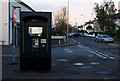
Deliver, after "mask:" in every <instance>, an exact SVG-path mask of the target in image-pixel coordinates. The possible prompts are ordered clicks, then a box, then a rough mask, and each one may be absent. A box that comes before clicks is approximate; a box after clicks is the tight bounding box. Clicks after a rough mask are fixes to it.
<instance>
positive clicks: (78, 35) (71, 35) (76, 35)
mask: <svg viewBox="0 0 120 81" xmlns="http://www.w3.org/2000/svg"><path fill="white" fill-rule="evenodd" d="M80 36H81V35H80V33H71V34H70V37H80Z"/></svg>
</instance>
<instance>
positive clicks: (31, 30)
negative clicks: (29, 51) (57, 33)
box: [28, 27, 43, 36]
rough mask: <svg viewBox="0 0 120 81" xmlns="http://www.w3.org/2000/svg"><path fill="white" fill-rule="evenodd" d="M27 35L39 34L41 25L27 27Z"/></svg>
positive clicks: (41, 29) (40, 33)
mask: <svg viewBox="0 0 120 81" xmlns="http://www.w3.org/2000/svg"><path fill="white" fill-rule="evenodd" d="M28 30H29V31H28V33H29V36H41V35H42V32H43V27H29V29H28Z"/></svg>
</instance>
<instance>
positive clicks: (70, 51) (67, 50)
mask: <svg viewBox="0 0 120 81" xmlns="http://www.w3.org/2000/svg"><path fill="white" fill-rule="evenodd" d="M64 50H65V51H66V52H67V53H73V51H72V50H71V49H66V48H65V49H64Z"/></svg>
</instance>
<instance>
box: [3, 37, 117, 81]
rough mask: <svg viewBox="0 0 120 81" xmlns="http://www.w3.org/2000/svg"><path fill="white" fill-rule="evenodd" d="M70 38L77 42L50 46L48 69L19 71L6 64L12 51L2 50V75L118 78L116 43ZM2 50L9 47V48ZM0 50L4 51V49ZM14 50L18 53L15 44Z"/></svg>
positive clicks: (40, 77) (32, 77) (22, 77)
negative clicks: (109, 43)
mask: <svg viewBox="0 0 120 81" xmlns="http://www.w3.org/2000/svg"><path fill="white" fill-rule="evenodd" d="M72 39H74V40H75V41H77V42H79V44H78V45H74V46H65V47H56V48H52V69H51V71H49V72H45V71H42V72H31V71H30V72H21V71H20V68H19V64H16V65H13V64H10V62H11V60H12V55H11V53H12V52H8V54H3V56H2V57H3V70H2V71H3V76H2V77H3V79H57V80H58V79H74V80H75V79H78V80H79V81H82V80H81V79H104V80H108V79H118V58H117V53H118V52H116V50H118V49H117V48H118V47H115V46H111V45H108V43H107V44H103V43H96V42H95V41H94V40H93V39H92V38H89V37H85V38H83V39H82V38H72ZM102 45H103V47H104V48H102ZM94 46H95V47H94ZM105 48H107V49H106V50H104V49H105ZM6 50H9V51H10V49H9V48H6ZM109 50H110V51H109ZM3 51H4V52H3V53H7V52H5V49H4V50H3ZM17 52H18V53H17V55H18V56H19V49H18V48H17ZM109 53H110V54H109ZM113 53H114V54H113ZM18 56H17V61H19V57H18ZM88 81H89V80H88ZM112 81H114V80H112Z"/></svg>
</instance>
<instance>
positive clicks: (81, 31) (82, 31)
mask: <svg viewBox="0 0 120 81" xmlns="http://www.w3.org/2000/svg"><path fill="white" fill-rule="evenodd" d="M84 32H85V33H88V32H87V31H86V30H80V31H79V33H84Z"/></svg>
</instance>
